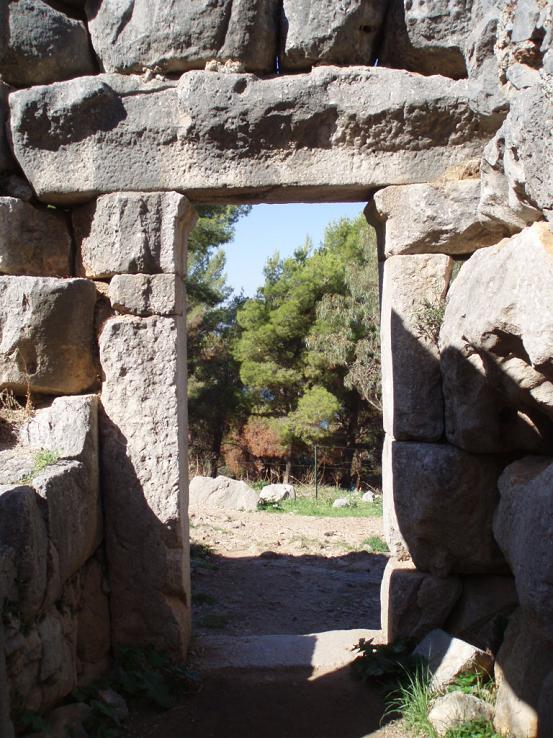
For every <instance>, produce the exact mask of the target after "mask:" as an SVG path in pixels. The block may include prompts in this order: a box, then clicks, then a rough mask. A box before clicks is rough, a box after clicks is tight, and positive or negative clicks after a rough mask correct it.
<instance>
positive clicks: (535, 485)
mask: <svg viewBox="0 0 553 738" xmlns="http://www.w3.org/2000/svg"><path fill="white" fill-rule="evenodd" d="M552 484H553V459H551V458H544V457H539V456H537V457H536V456H528V457H526V458H524V459H521V460H520V461H515V463H514V464H511V465H510V466H508V467H507V468H506V469H505V471H504V472H503V474H502V475H501V477H500V479H499V492H500V495H501V501H500V503H499V507H498V508H497V511H496V513H495V516H494V526H493V528H494V534H495V537H496V540H497V542H498V543H499V546H500V548H501V550H502V551H503V553H504V554H505V558H506V559H507V561H508V562H509V564H510V567H511V569H512V571H513V574H514V575H515V583H516V588H517V592H518V596H519V599H520V604H521V606H522V607H523V608H524V609H525V610H526V611H527V612H530V613H532V614H533V615H534V617H535V619H536V620H538V621H539V622H540V624H541V627H542V629H543V631H544V632H545V633H546V634H547V636H548V637H549V638H550V639H551V640H553V551H552V550H551V531H552V530H553V500H552V497H551V489H552ZM552 668H553V664H552Z"/></svg>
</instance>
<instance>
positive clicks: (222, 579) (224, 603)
mask: <svg viewBox="0 0 553 738" xmlns="http://www.w3.org/2000/svg"><path fill="white" fill-rule="evenodd" d="M191 522H192V526H193V527H192V528H191V541H192V544H193V545H192V599H193V629H194V632H195V633H196V634H198V635H201V634H202V633H206V632H214V631H217V632H220V633H225V634H229V635H230V634H233V635H257V634H259V635H272V634H281V633H313V632H319V631H326V630H347V629H354V628H372V629H376V628H379V627H380V602H379V595H380V581H381V579H382V572H383V570H384V566H385V565H386V560H387V558H386V557H385V556H382V555H377V554H371V553H368V552H367V551H363V550H360V549H362V547H363V542H364V541H366V539H367V538H368V537H369V536H371V535H380V534H381V525H382V521H381V519H379V518H318V517H299V516H295V515H290V514H276V513H267V512H259V513H235V512H229V513H226V512H212V511H210V512H202V513H195V514H193V515H192V517H191ZM206 550H207V551H209V552H210V553H209V554H208V555H206Z"/></svg>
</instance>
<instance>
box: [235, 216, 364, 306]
mask: <svg viewBox="0 0 553 738" xmlns="http://www.w3.org/2000/svg"><path fill="white" fill-rule="evenodd" d="M364 207H365V203H361V202H356V203H322V204H317V205H304V204H295V205H256V206H254V207H253V208H252V210H251V211H250V214H249V215H247V216H246V217H245V218H242V219H240V220H239V221H238V223H237V224H236V234H235V237H234V241H233V242H232V243H230V244H228V245H227V246H226V247H225V249H224V250H225V253H226V257H227V266H226V273H227V282H228V284H229V285H230V286H231V287H232V288H233V289H234V291H235V292H237V293H239V292H240V290H241V289H243V290H244V294H245V295H247V296H248V297H251V296H253V295H254V294H255V292H256V290H257V288H258V287H260V286H261V285H262V284H263V267H264V265H265V262H266V261H267V259H268V257H269V256H272V254H273V253H274V252H275V251H279V252H280V255H281V256H289V255H290V254H292V252H293V251H294V250H295V249H296V248H297V247H298V246H301V245H302V244H303V242H304V241H305V237H306V236H310V237H311V239H312V241H313V243H314V244H315V246H318V245H319V243H320V242H321V241H322V238H323V235H324V230H325V228H326V226H327V225H328V224H329V223H330V222H331V221H333V220H338V218H342V217H346V218H352V217H355V216H357V215H358V214H359V213H360V212H362V210H363V208H364Z"/></svg>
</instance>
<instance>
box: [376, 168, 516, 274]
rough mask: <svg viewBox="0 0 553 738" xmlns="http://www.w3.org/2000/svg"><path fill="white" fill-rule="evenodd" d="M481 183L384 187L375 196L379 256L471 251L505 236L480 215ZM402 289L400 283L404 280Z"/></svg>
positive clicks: (505, 232) (497, 225)
mask: <svg viewBox="0 0 553 738" xmlns="http://www.w3.org/2000/svg"><path fill="white" fill-rule="evenodd" d="M479 202H480V181H479V180H474V179H465V180H460V181H458V182H456V181H451V182H450V181H445V182H440V183H434V184H413V185H404V186H400V187H385V188H384V189H383V190H379V191H378V192H377V193H375V195H374V203H375V206H376V214H377V217H378V220H379V221H380V225H381V227H383V228H384V231H385V234H384V237H383V239H382V240H383V242H384V249H385V251H384V254H383V255H381V257H382V256H384V255H385V256H386V257H389V256H394V255H397V254H429V253H432V254H434V253H436V254H450V255H457V254H471V253H473V252H474V251H476V250H477V249H481V248H484V247H485V246H490V245H491V244H494V243H497V242H498V241H499V240H501V238H503V237H504V236H507V235H509V232H508V229H507V228H506V227H505V226H503V225H502V224H501V223H498V222H496V221H492V220H490V219H488V218H485V217H479V215H478V204H479ZM401 287H405V285H404V284H402V285H401Z"/></svg>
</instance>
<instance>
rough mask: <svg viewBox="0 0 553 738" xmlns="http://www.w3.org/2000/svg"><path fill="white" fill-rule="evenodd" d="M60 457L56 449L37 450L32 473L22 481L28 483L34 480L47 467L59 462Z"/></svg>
mask: <svg viewBox="0 0 553 738" xmlns="http://www.w3.org/2000/svg"><path fill="white" fill-rule="evenodd" d="M59 458H60V457H59V454H58V453H56V452H55V451H46V450H42V451H37V452H36V454H35V456H34V458H33V468H32V469H31V472H30V474H29V475H28V476H26V477H24V478H23V479H22V480H21V483H22V484H28V483H29V482H32V481H33V479H34V478H35V477H37V476H38V475H39V474H41V472H43V471H44V470H45V469H46V468H47V467H49V466H52V465H53V464H57V462H58V461H59Z"/></svg>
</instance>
